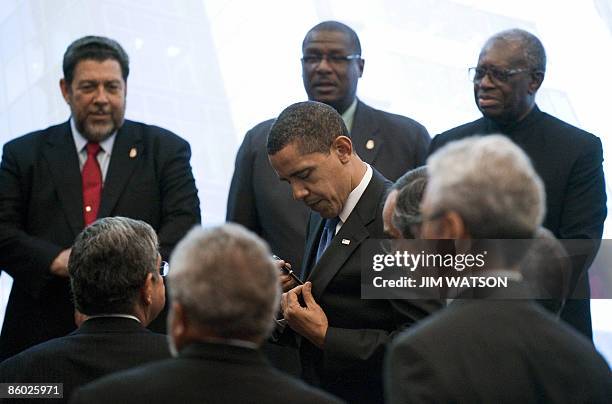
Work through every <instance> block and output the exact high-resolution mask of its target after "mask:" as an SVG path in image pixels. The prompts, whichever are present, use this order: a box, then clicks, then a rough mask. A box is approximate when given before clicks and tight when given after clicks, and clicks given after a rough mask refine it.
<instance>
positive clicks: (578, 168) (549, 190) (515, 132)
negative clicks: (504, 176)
mask: <svg viewBox="0 0 612 404" xmlns="http://www.w3.org/2000/svg"><path fill="white" fill-rule="evenodd" d="M492 133H503V134H505V135H507V136H508V137H509V138H510V139H511V140H512V141H513V142H515V143H516V144H517V145H518V146H520V147H521V148H522V149H523V150H524V151H525V153H527V155H528V156H529V157H530V158H531V162H532V163H533V165H534V168H535V170H536V172H537V173H538V175H539V176H540V177H541V178H542V181H543V182H544V187H545V189H546V217H545V219H544V224H543V225H544V227H546V228H547V229H549V230H550V231H551V232H553V233H554V235H555V236H556V237H557V238H560V239H584V238H589V239H595V240H597V239H601V235H602V232H603V223H604V220H605V218H606V213H607V210H606V188H605V183H604V173H603V166H602V162H603V151H602V147H601V141H600V140H599V138H597V137H596V136H594V135H592V134H590V133H588V132H585V131H583V130H581V129H578V128H576V127H574V126H571V125H569V124H567V123H565V122H563V121H561V120H559V119H557V118H555V117H553V116H551V115H549V114H547V113H545V112H542V111H540V110H539V109H538V107H537V106H535V107H534V109H533V110H532V111H531V112H530V113H529V115H527V117H525V119H523V121H521V122H519V123H518V124H515V125H512V126H509V127H500V126H498V125H496V124H495V123H494V122H493V121H491V120H490V119H486V118H481V119H478V120H476V121H474V122H471V123H467V124H465V125H462V126H459V127H457V128H454V129H451V130H449V131H447V132H444V133H442V134H440V135H438V136H436V137H435V138H434V140H433V141H432V143H431V147H430V153H433V152H435V151H436V150H438V149H439V148H440V147H442V146H444V145H445V144H447V143H449V142H451V141H455V140H459V139H464V138H466V137H468V136H473V135H477V134H480V135H486V134H492ZM597 245H598V244H596V246H597ZM570 253H571V252H570ZM581 269H582V268H581ZM574 275H575V279H574V284H576V294H575V295H574V296H575V297H579V298H583V299H588V297H589V289H588V278H587V276H586V273H585V272H582V273H580V272H579V271H578V272H576V273H575V274H574ZM588 303H589V302H588V300H582V301H579V300H572V301H568V302H567V303H566V306H565V308H564V310H563V312H562V313H561V317H562V318H563V319H565V320H566V321H568V323H570V324H572V325H573V326H574V327H576V328H577V329H578V330H580V331H581V332H582V333H584V334H585V335H587V336H589V337H590V336H591V334H592V333H591V318H590V311H589V305H588Z"/></svg>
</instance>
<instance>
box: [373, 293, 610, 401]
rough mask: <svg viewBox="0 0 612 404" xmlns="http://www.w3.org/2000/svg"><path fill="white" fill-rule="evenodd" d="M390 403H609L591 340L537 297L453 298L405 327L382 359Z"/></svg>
mask: <svg viewBox="0 0 612 404" xmlns="http://www.w3.org/2000/svg"><path fill="white" fill-rule="evenodd" d="M384 380H385V396H386V399H387V403H389V404H400V403H450V402H452V403H470V404H472V403H549V402H550V403H568V404H569V403H602V404H603V403H607V402H609V401H610V397H612V373H611V372H610V368H609V367H608V365H607V364H606V361H605V359H604V358H603V357H602V356H601V355H600V354H599V353H598V352H597V351H596V350H595V348H594V346H593V344H592V343H591V342H590V341H589V340H587V339H586V338H585V337H584V336H583V335H581V334H579V333H577V332H576V331H575V330H574V329H573V328H571V327H569V326H567V325H566V324H565V323H564V322H562V321H559V320H558V319H557V318H556V317H554V316H553V315H552V314H550V313H549V312H547V311H546V310H545V309H544V308H542V307H540V306H539V305H537V304H536V303H535V302H532V301H527V300H516V299H514V300H505V301H504V300H476V299H469V300H468V299H466V300H456V301H453V302H452V303H450V304H449V305H448V307H446V308H445V309H443V310H441V311H439V312H437V313H435V314H433V315H432V316H430V317H429V318H427V319H425V320H423V321H422V322H420V323H419V324H417V325H415V326H414V327H411V328H410V329H408V330H406V331H404V332H402V333H401V334H400V335H398V336H397V338H395V339H394V340H393V342H392V343H391V344H390V346H389V350H388V354H387V358H386V360H385V377H384Z"/></svg>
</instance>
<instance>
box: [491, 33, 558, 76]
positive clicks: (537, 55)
mask: <svg viewBox="0 0 612 404" xmlns="http://www.w3.org/2000/svg"><path fill="white" fill-rule="evenodd" d="M497 41H502V42H518V43H519V44H520V46H521V49H522V50H523V55H524V60H525V63H526V64H527V67H529V68H530V69H532V70H535V71H536V72H541V73H545V72H546V51H545V50H544V45H542V42H541V41H540V40H539V39H538V37H536V36H535V35H533V34H532V33H530V32H528V31H525V30H522V29H518V28H513V29H509V30H506V31H502V32H498V33H497V34H495V35H493V36H492V37H491V38H489V39H488V40H487V42H486V43H485V46H484V47H483V49H484V48H486V47H488V46H489V45H490V44H493V43H494V42H497Z"/></svg>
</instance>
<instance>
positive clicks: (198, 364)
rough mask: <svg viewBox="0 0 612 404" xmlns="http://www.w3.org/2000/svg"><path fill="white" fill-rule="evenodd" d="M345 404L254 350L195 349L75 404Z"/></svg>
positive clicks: (83, 392) (94, 387)
mask: <svg viewBox="0 0 612 404" xmlns="http://www.w3.org/2000/svg"><path fill="white" fill-rule="evenodd" d="M127 402H129V403H146V404H153V403H164V404H165V403H209V404H213V403H220V404H229V403H254V404H260V403H261V404H265V403H271V404H272V403H273V404H277V403H282V402H287V403H304V404H310V403H339V402H340V401H339V400H337V399H335V398H333V397H331V396H329V395H327V394H325V393H323V392H321V391H318V390H316V389H314V388H312V387H309V386H307V385H306V384H304V383H303V382H301V381H299V380H297V379H294V378H292V377H290V376H287V375H285V374H283V373H281V372H279V371H277V370H275V369H273V368H272V367H271V366H270V365H269V364H268V363H267V362H266V361H265V359H264V358H263V356H262V355H261V354H260V353H259V352H258V351H255V350H253V349H249V348H242V347H237V346H230V345H221V344H205V343H201V344H192V345H190V346H188V347H186V348H185V349H183V350H182V351H181V353H180V354H179V356H178V358H176V359H168V360H165V361H161V362H157V363H151V364H148V365H146V366H142V367H140V368H136V369H132V370H129V371H126V372H121V373H117V374H115V375H111V376H108V377H105V378H103V379H100V380H99V381H96V382H94V383H91V384H89V385H87V386H85V387H82V388H80V389H78V390H77V391H76V392H75V394H74V395H73V398H72V400H71V403H75V404H77V403H88V404H90V403H91V404H95V403H127Z"/></svg>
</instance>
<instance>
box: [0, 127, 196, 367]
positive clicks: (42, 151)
mask: <svg viewBox="0 0 612 404" xmlns="http://www.w3.org/2000/svg"><path fill="white" fill-rule="evenodd" d="M190 156H191V151H190V148H189V144H188V143H187V142H186V141H185V140H183V139H181V138H180V137H178V136H176V135H175V134H173V133H172V132H170V131H168V130H165V129H162V128H159V127H156V126H150V125H145V124H142V123H138V122H132V121H128V120H126V121H125V122H124V124H123V126H122V127H121V128H120V129H119V131H118V133H117V135H116V139H115V143H114V145H113V150H112V154H111V160H110V164H109V167H108V171H107V173H106V178H105V181H104V187H103V191H102V199H101V203H100V209H99V213H98V217H105V216H126V217H130V218H133V219H140V220H143V221H145V222H147V223H149V224H150V225H151V226H152V227H153V228H154V229H155V230H156V232H157V234H158V236H159V241H160V251H161V254H162V256H163V257H164V258H168V257H169V255H170V252H171V250H172V248H173V247H174V245H175V244H176V243H177V242H178V241H179V240H180V239H181V237H183V235H184V234H185V233H186V232H187V231H188V230H189V229H190V228H191V227H192V226H193V225H195V224H196V223H199V222H200V206H199V200H198V196H197V189H196V187H195V181H194V178H193V175H192V172H191V166H190V163H189V159H190ZM82 200H83V199H82V185H81V171H80V168H79V161H78V156H77V152H76V147H75V145H74V140H73V136H72V133H71V129H70V125H69V122H66V123H63V124H60V125H56V126H51V127H49V128H47V129H45V130H41V131H37V132H33V133H30V134H28V135H25V136H22V137H20V138H17V139H14V140H12V141H10V142H8V143H6V144H5V145H4V152H3V156H2V163H1V165H0V268H2V269H3V270H4V271H6V272H8V273H9V274H10V275H11V276H12V277H13V279H14V282H13V288H12V290H11V294H10V298H9V302H8V307H7V310H6V315H5V319H4V324H3V328H2V337H1V338H0V359H1V358H6V357H8V356H11V355H13V354H15V353H17V352H19V351H21V350H23V349H25V348H27V347H29V346H32V345H34V344H37V343H40V342H42V341H45V340H48V339H50V338H54V337H60V336H63V335H66V334H67V333H69V332H70V331H72V330H74V328H75V325H74V317H73V306H72V303H71V300H70V293H69V282H68V279H67V278H59V277H56V276H53V275H51V274H50V272H49V267H50V265H51V263H52V262H53V260H54V259H55V257H56V256H57V255H58V254H59V253H60V252H61V251H62V250H63V249H65V248H69V247H71V245H72V243H73V241H74V239H75V237H76V236H77V235H78V234H79V232H80V231H81V230H82V229H83V225H84V221H83V203H82Z"/></svg>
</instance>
